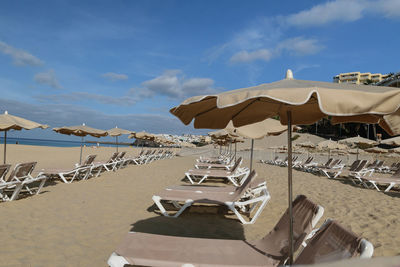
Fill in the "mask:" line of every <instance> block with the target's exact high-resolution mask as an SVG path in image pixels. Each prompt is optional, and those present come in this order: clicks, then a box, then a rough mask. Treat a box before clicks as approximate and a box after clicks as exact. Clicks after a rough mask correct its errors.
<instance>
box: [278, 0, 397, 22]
mask: <svg viewBox="0 0 400 267" xmlns="http://www.w3.org/2000/svg"><path fill="white" fill-rule="evenodd" d="M369 14H379V15H383V16H385V17H387V18H394V17H399V16H400V1H399V0H378V1H376V0H351V1H349V0H335V1H329V2H326V3H323V4H319V5H316V6H313V7H312V8H310V9H307V10H303V11H300V12H298V13H296V14H292V15H289V16H287V17H283V21H284V22H285V23H286V24H287V25H288V26H302V27H307V26H324V25H326V24H329V23H334V22H353V21H357V20H359V19H361V18H363V17H365V16H367V15H369Z"/></svg>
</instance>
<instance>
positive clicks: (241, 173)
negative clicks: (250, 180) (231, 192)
mask: <svg viewBox="0 0 400 267" xmlns="http://www.w3.org/2000/svg"><path fill="white" fill-rule="evenodd" d="M249 174H250V170H249V169H248V168H238V169H237V170H236V171H235V172H234V173H232V174H231V175H227V176H213V175H211V174H206V175H203V176H202V175H193V174H190V173H189V172H185V176H186V178H188V180H189V182H190V183H191V184H195V183H196V182H195V181H194V179H195V178H198V177H200V180H199V181H198V182H197V184H201V183H202V182H204V180H206V179H207V178H208V177H216V178H226V179H228V180H229V181H230V182H231V183H232V184H233V185H234V186H236V187H238V186H240V184H242V183H243V181H245V180H246V179H247V176H249ZM240 176H243V177H242V179H240V181H241V182H240V184H239V183H238V182H237V181H236V180H237V179H239V177H240Z"/></svg>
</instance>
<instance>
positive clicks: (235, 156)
mask: <svg viewBox="0 0 400 267" xmlns="http://www.w3.org/2000/svg"><path fill="white" fill-rule="evenodd" d="M236 144H237V143H236V142H235V162H236Z"/></svg>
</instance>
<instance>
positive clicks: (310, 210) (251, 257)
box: [108, 196, 324, 267]
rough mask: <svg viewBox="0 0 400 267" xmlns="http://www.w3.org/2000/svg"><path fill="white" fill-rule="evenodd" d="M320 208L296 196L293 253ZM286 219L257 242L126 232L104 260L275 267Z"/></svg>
mask: <svg viewBox="0 0 400 267" xmlns="http://www.w3.org/2000/svg"><path fill="white" fill-rule="evenodd" d="M323 210H324V209H323V208H322V207H321V206H318V205H316V204H314V203H313V202H311V201H310V200H309V199H307V198H306V197H305V196H299V197H297V198H296V199H295V201H294V202H293V215H294V224H293V229H294V232H295V236H294V237H295V240H294V249H295V250H297V249H298V248H299V247H300V245H301V243H302V242H303V240H304V238H305V237H306V236H307V235H308V234H309V233H310V232H311V230H312V228H313V227H315V225H316V224H317V223H318V221H319V219H320V218H321V217H322V215H323V212H324V211H323ZM288 233H289V216H288V211H286V212H285V213H284V214H283V215H282V217H281V219H280V220H279V222H278V223H277V224H276V226H275V227H274V228H273V229H272V230H271V231H270V232H269V233H268V234H267V235H266V236H265V237H264V238H262V239H260V240H257V241H246V240H227V239H206V238H189V237H177V236H165V235H156V234H147V233H137V232H130V233H128V234H127V236H126V237H125V238H124V240H123V241H122V243H121V244H120V245H119V246H118V248H117V249H116V251H115V252H114V253H112V255H111V256H110V258H109V259H108V264H109V266H111V267H119V266H124V264H132V265H142V266H278V264H282V263H283V262H284V261H285V260H286V259H287V258H288V251H289V249H288Z"/></svg>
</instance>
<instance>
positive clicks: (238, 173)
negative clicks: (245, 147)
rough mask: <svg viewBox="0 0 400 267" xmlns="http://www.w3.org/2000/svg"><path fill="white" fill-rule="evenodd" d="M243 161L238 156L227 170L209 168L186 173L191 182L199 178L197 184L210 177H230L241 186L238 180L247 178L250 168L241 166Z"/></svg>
mask: <svg viewBox="0 0 400 267" xmlns="http://www.w3.org/2000/svg"><path fill="white" fill-rule="evenodd" d="M241 163H242V158H241V157H240V158H238V159H237V160H236V162H235V165H233V166H232V167H231V169H229V170H227V171H225V170H208V169H194V170H189V171H187V172H186V173H185V176H186V177H187V178H188V179H189V181H190V183H191V184H194V183H195V180H198V182H197V184H201V183H202V182H203V181H204V180H206V179H207V178H209V177H213V178H222V179H228V180H229V181H230V182H231V183H233V185H235V186H239V182H238V180H239V179H240V178H242V179H241V180H243V179H245V178H246V177H247V176H248V174H249V170H248V169H247V168H240V164H241Z"/></svg>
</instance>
